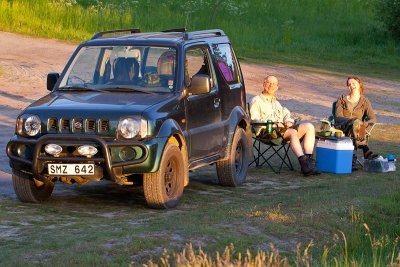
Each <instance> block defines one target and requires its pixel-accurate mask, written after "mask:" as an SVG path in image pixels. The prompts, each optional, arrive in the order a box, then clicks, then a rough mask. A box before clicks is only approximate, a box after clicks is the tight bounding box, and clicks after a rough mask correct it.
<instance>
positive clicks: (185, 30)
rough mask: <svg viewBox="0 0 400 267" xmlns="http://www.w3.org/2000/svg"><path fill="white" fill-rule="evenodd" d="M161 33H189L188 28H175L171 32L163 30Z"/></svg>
mask: <svg viewBox="0 0 400 267" xmlns="http://www.w3.org/2000/svg"><path fill="white" fill-rule="evenodd" d="M161 32H187V29H186V28H175V29H169V30H162V31H161Z"/></svg>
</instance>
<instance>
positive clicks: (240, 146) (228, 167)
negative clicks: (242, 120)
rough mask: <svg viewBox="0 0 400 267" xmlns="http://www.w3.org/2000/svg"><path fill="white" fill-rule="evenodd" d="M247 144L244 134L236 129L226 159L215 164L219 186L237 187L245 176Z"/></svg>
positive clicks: (240, 129)
mask: <svg viewBox="0 0 400 267" xmlns="http://www.w3.org/2000/svg"><path fill="white" fill-rule="evenodd" d="M249 151H250V149H249V142H248V140H247V136H246V132H245V131H244V130H243V129H242V128H237V129H236V131H235V134H234V136H233V140H232V144H231V146H230V148H229V152H228V153H229V155H228V158H227V159H224V160H221V161H218V162H217V176H218V181H219V183H220V184H221V185H225V186H239V185H241V184H243V182H244V181H245V179H246V176H247V168H248V163H247V159H248V153H249Z"/></svg>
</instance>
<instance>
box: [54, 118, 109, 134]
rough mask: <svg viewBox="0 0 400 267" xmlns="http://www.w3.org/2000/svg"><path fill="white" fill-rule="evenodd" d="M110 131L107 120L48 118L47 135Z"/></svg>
mask: <svg viewBox="0 0 400 267" xmlns="http://www.w3.org/2000/svg"><path fill="white" fill-rule="evenodd" d="M109 131H110V121H109V120H108V119H98V120H96V119H84V118H49V119H48V120H47V132H48V133H71V132H73V133H103V134H104V133H107V132H109Z"/></svg>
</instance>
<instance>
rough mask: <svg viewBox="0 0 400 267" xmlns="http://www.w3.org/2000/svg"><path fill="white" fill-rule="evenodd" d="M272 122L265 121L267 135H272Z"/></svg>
mask: <svg viewBox="0 0 400 267" xmlns="http://www.w3.org/2000/svg"><path fill="white" fill-rule="evenodd" d="M272 124H273V122H272V120H267V133H268V134H272Z"/></svg>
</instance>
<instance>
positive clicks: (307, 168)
mask: <svg viewBox="0 0 400 267" xmlns="http://www.w3.org/2000/svg"><path fill="white" fill-rule="evenodd" d="M299 163H300V166H301V172H302V173H303V174H304V176H310V175H316V174H320V173H321V172H320V171H319V170H318V169H317V168H316V167H315V165H314V164H313V161H312V160H311V159H310V157H309V156H307V155H303V156H301V157H299Z"/></svg>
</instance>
